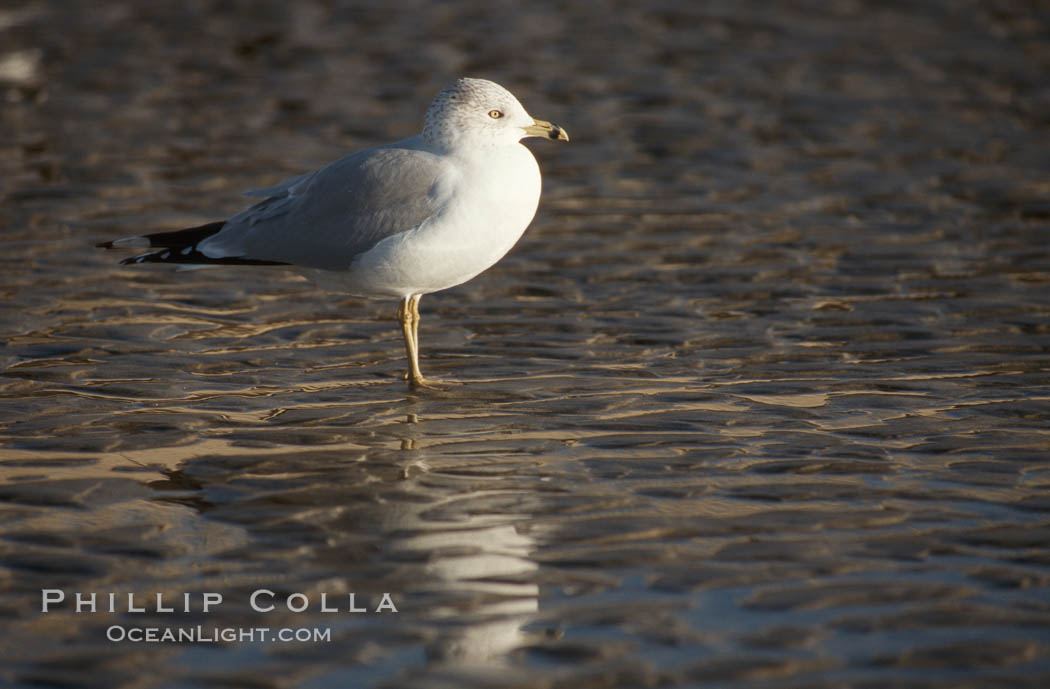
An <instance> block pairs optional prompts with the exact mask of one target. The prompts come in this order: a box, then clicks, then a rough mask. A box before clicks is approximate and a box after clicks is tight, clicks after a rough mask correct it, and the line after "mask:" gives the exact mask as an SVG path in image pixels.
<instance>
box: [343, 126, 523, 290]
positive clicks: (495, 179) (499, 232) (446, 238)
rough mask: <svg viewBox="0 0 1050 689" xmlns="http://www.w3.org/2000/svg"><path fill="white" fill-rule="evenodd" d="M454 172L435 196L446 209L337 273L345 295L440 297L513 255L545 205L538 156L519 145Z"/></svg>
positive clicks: (461, 162)
mask: <svg viewBox="0 0 1050 689" xmlns="http://www.w3.org/2000/svg"><path fill="white" fill-rule="evenodd" d="M496 157H498V159H499V164H498V165H496V164H495V159H496ZM451 168H452V169H450V171H449V172H448V174H446V175H443V176H442V178H441V179H440V180H439V182H438V184H436V185H435V188H434V189H433V190H432V194H434V195H436V196H437V197H438V198H440V199H441V204H440V210H439V211H438V212H437V213H435V214H434V215H433V216H431V218H429V219H428V220H427V221H426V222H424V223H423V224H422V225H421V226H419V227H418V228H415V229H412V230H409V231H408V232H404V233H402V234H399V235H396V236H393V237H388V238H387V239H384V240H383V241H381V242H379V244H377V245H376V246H375V247H373V248H372V249H371V250H369V251H366V252H365V253H363V254H361V255H360V256H358V257H357V258H355V259H354V261H353V263H352V264H351V265H350V269H349V270H348V271H347V272H346V273H341V274H340V275H339V281H340V283H341V284H342V287H343V289H345V290H346V291H349V292H351V293H353V294H358V295H361V296H396V297H405V296H409V295H412V294H427V293H430V292H437V291H438V290H443V289H447V288H449V287H453V286H455V285H458V284H460V283H463V282H466V281H467V280H469V279H471V278H472V277H474V276H475V275H477V274H478V273H480V272H482V271H483V270H485V269H486V268H489V267H490V266H492V265H493V264H494V263H496V262H497V261H499V259H501V258H503V256H504V255H505V254H506V253H507V252H508V251H510V249H511V248H512V247H513V246H514V244H515V243H517V241H518V239H519V238H520V237H521V235H522V234H523V233H524V232H525V228H527V227H528V225H529V223H530V222H532V218H533V216H534V215H535V214H536V207H537V205H538V204H539V198H540V187H541V180H540V171H539V166H538V165H537V164H536V159H535V158H534V157H533V156H532V152H531V151H529V150H528V149H527V148H525V147H524V146H522V145H520V144H514V145H513V146H509V147H501V148H499V149H488V150H484V151H480V152H477V151H475V152H473V153H472V155H471V156H470V158H468V159H461V158H460V159H456V160H455V162H454V163H452V165H451ZM493 170H498V171H499V172H498V174H493V173H492V171H493ZM328 277H334V276H328Z"/></svg>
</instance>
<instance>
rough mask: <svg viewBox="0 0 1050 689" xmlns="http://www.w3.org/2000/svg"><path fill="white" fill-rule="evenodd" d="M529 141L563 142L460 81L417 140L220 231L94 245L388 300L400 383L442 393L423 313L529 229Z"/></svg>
mask: <svg viewBox="0 0 1050 689" xmlns="http://www.w3.org/2000/svg"><path fill="white" fill-rule="evenodd" d="M527 137H541V138H544V139H551V140H555V141H568V140H569V136H568V134H567V133H566V132H565V130H564V129H562V128H561V127H559V126H557V125H553V124H551V123H550V122H546V121H544V120H538V119H534V118H533V117H531V116H530V115H529V114H528V112H526V110H525V108H524V107H523V106H522V105H521V103H520V102H518V99H517V98H515V97H514V96H513V95H512V94H511V93H510V92H509V91H507V90H506V89H505V88H503V87H502V86H500V85H499V84H496V83H494V82H491V81H488V80H485V79H471V78H463V79H459V80H457V81H455V82H454V83H452V84H451V85H449V86H448V87H446V88H445V89H444V90H442V91H441V92H440V93H438V94H437V96H436V97H435V98H434V100H433V102H432V103H431V105H430V107H429V108H428V109H427V112H426V116H425V117H424V120H423V132H422V133H421V134H418V135H416V136H413V137H410V138H408V139H404V140H401V141H397V142H395V143H392V144H387V145H385V146H379V147H377V148H370V149H367V150H364V151H358V152H357V153H351V154H349V155H347V156H344V157H342V158H340V159H338V160H336V161H334V162H332V163H329V164H328V165H325V166H324V167H322V168H320V169H318V170H315V171H313V172H308V173H306V174H303V175H299V176H296V177H292V178H290V179H286V180H284V181H283V182H280V183H279V184H277V185H275V186H272V187H267V188H265V189H256V190H254V191H249V192H247V193H246V194H245V196H249V197H254V198H261V199H263V200H262V201H259V202H258V203H256V204H255V205H253V206H250V207H249V208H246V209H245V210H243V211H241V212H240V213H238V214H236V215H234V216H232V217H230V218H228V219H226V220H220V221H217V222H210V223H207V224H205V225H201V226H199V227H190V228H187V229H184V230H176V231H171V232H158V233H155V234H147V235H143V236H136V237H125V238H123V239H116V240H113V241H109V242H103V243H101V244H99V245H98V246H99V247H100V248H105V249H112V248H135V249H147V248H148V249H152V251H150V252H148V253H144V254H141V255H138V256H132V257H130V258H126V259H124V260H123V261H121V263H122V264H140V263H174V264H182V266H183V267H187V268H188V267H196V266H201V267H203V266H213V265H255V266H261V265H267V266H272V265H288V266H294V267H296V268H298V269H300V270H302V271H303V272H305V273H306V274H307V275H308V276H309V277H311V278H313V279H314V280H315V281H317V282H318V284H321V285H322V286H324V287H327V288H329V289H333V288H334V289H335V290H338V291H341V292H345V293H348V294H352V295H355V296H360V297H367V298H383V297H396V298H398V299H399V300H400V302H399V305H398V309H397V317H398V320H399V321H400V323H401V330H402V333H403V335H404V339H405V352H406V354H407V358H408V372H407V374H406V376H405V377H406V379H407V380H408V382H409V385H411V386H412V387H424V388H429V387H436V386H435V385H433V384H432V383H431V382H429V381H428V380H427V379H426V378H424V377H423V374H422V372H421V371H420V368H419V301H420V299H421V298H422V297H423V295H424V294H430V293H431V292H437V291H439V290H443V289H448V288H449V287H454V286H456V285H459V284H462V283H464V282H466V281H467V280H470V279H471V278H473V277H474V276H476V275H478V274H479V273H481V272H482V271H483V270H485V269H487V268H489V267H490V266H492V265H493V264H495V263H496V262H497V261H499V259H501V258H503V256H504V255H505V254H506V253H507V252H508V251H510V249H511V247H513V246H514V244H515V243H517V241H518V239H519V238H520V237H521V235H522V234H523V233H524V232H525V228H527V227H528V225H529V223H531V222H532V219H533V217H534V216H535V214H536V208H537V206H538V205H539V199H540V187H541V181H540V170H539V165H538V164H537V163H536V159H535V158H534V157H533V155H532V152H531V151H529V149H527V148H526V147H525V146H523V145H522V144H521V140H522V139H524V138H527Z"/></svg>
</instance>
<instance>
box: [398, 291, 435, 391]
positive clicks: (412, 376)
mask: <svg viewBox="0 0 1050 689" xmlns="http://www.w3.org/2000/svg"><path fill="white" fill-rule="evenodd" d="M420 296H421V295H414V296H410V297H405V298H404V299H402V300H401V303H400V304H399V305H398V307H397V319H398V320H399V321H400V322H401V332H402V334H403V335H404V336H405V354H407V355H408V373H406V374H405V378H407V379H408V382H409V383H411V384H412V385H413V386H419V387H423V388H429V387H432V386H431V385H430V384H429V383H428V382H427V380H426V378H424V377H423V373H422V371H420V370H419V299H420Z"/></svg>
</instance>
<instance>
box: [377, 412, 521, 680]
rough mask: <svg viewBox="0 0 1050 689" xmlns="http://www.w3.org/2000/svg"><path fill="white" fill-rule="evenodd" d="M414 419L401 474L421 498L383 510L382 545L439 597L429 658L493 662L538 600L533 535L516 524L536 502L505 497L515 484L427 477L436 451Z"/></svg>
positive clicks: (517, 640)
mask: <svg viewBox="0 0 1050 689" xmlns="http://www.w3.org/2000/svg"><path fill="white" fill-rule="evenodd" d="M417 420H418V417H417V415H416V414H409V415H408V416H407V418H406V424H405V431H406V437H404V438H403V439H402V448H403V449H404V450H405V452H406V455H407V456H406V457H405V459H406V460H407V463H406V465H405V466H406V476H409V477H411V476H418V477H419V479H420V480H418V481H415V482H414V483H413V489H412V492H413V493H416V492H417V491H418V492H419V495H418V496H417V497H420V498H422V497H424V496H425V498H426V499H422V500H419V501H418V502H412V503H410V504H408V505H406V503H405V502H401V504H400V505H399V507H398V508H397V509H395V510H392V511H390V512H389V513H388V514H387V515H386V517H387V518H386V519H385V520H384V527H385V529H386V530H387V533H388V537H387V539H386V540H385V544H386V549H387V552H388V553H389V555H390V556H391V557H392V558H395V559H404V560H408V561H411V562H414V563H418V565H417V566H418V568H419V571H418V572H417V575H418V577H417V579H416V581H417V582H418V585H419V589H421V590H422V591H425V592H426V593H427V594H429V595H427V599H428V600H433V601H439V603H438V605H436V606H434V607H432V608H429V609H427V610H426V611H425V617H426V618H427V619H428V620H430V621H433V622H435V623H437V624H436V625H435V627H436V628H437V630H438V633H437V637H436V638H435V639H434V641H433V642H432V643H430V644H428V646H427V656H428V659H429V660H430V661H431V662H435V663H441V664H450V665H465V666H473V667H478V666H493V665H497V666H498V665H499V664H501V663H502V662H503V660H504V659H505V658H506V656H507V654H508V652H510V651H512V650H513V649H515V648H517V647H519V646H521V645H522V644H523V643H524V641H525V633H524V632H523V631H522V625H523V624H525V623H526V622H527V621H528V620H529V619H530V618H531V617H532V616H533V615H535V613H536V612H537V610H538V607H539V602H538V600H539V586H538V584H536V583H535V576H534V574H535V572H536V570H537V568H538V565H537V564H536V562H535V561H533V560H532V559H530V555H531V553H532V552H533V550H534V548H535V542H534V539H533V538H532V537H530V536H529V535H527V534H526V533H523V532H522V531H521V530H520V529H519V528H518V525H519V524H521V523H523V522H524V521H527V520H528V519H529V518H530V517H531V516H532V515H531V514H529V513H523V510H522V507H523V506H527V505H532V504H534V501H533V500H531V499H514V500H508V499H507V498H510V497H511V494H512V493H513V491H508V490H507V489H505V488H500V489H486V488H482V489H474V490H463V489H462V487H461V486H458V485H455V484H454V483H452V484H450V483H448V482H437V481H428V480H426V479H427V471H428V470H429V469H430V468H431V466H432V465H433V464H436V463H437V460H438V459H439V458H434V461H428V459H429V458H430V455H432V454H434V452H433V451H431V450H428V448H427V447H426V443H425V442H424V441H423V440H422V439H421V438H420V437H419V436H420V433H419V431H418V426H417V425H416V422H417ZM475 461H476V460H475ZM417 471H418V472H420V473H419V474H416V472H417ZM472 483H474V484H476V483H477V481H473V482H472ZM492 498H502V499H498V500H497V501H496V502H495V503H493V502H491V499H492ZM509 503H513V504H512V508H511V509H507V505H508V504H509ZM493 507H495V509H494V508H493Z"/></svg>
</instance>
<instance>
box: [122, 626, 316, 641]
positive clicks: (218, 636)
mask: <svg viewBox="0 0 1050 689" xmlns="http://www.w3.org/2000/svg"><path fill="white" fill-rule="evenodd" d="M106 638H107V639H108V640H109V641H112V642H114V643H121V642H123V643H128V642H130V643H198V644H199V643H205V644H206V643H329V642H331V640H332V630H331V629H329V628H328V627H280V628H276V629H274V628H271V627H215V626H210V625H193V626H184V627H135V626H125V625H120V624H114V625H110V626H109V627H107V628H106Z"/></svg>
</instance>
